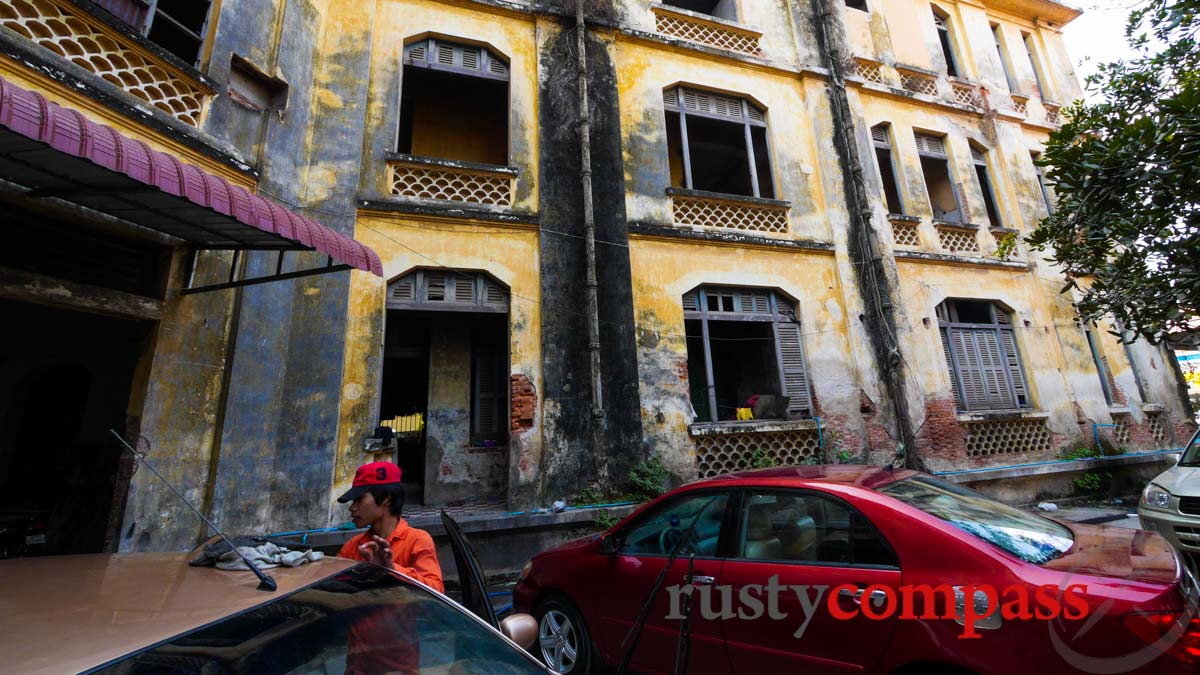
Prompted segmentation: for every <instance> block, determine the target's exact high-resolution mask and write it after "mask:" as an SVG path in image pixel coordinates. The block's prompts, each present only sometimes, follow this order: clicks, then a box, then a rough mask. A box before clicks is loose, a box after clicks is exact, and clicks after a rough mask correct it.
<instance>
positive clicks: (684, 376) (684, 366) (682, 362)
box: [675, 358, 690, 382]
mask: <svg viewBox="0 0 1200 675" xmlns="http://www.w3.org/2000/svg"><path fill="white" fill-rule="evenodd" d="M675 374H676V375H678V376H679V381H680V382H687V381H688V379H689V377H690V376H689V375H688V362H687V358H682V359H678V360H676V361H675Z"/></svg>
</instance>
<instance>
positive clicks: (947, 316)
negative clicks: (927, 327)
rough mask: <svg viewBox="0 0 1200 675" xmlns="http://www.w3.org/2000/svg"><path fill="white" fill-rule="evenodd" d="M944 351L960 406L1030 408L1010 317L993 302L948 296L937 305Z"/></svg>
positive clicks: (963, 408)
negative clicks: (952, 298) (950, 298)
mask: <svg viewBox="0 0 1200 675" xmlns="http://www.w3.org/2000/svg"><path fill="white" fill-rule="evenodd" d="M937 315H938V324H939V330H940V332H941V340H942V351H943V353H944V355H945V357H946V365H947V367H948V368H949V373H950V381H951V385H952V387H951V388H952V391H953V394H954V401H955V404H956V406H957V408H958V409H959V410H962V411H968V412H969V411H979V410H1015V409H1019V408H1028V407H1030V400H1029V389H1028V386H1027V385H1026V382H1025V373H1024V368H1023V366H1022V362H1021V355H1020V352H1019V351H1018V349H1017V341H1016V336H1015V335H1014V333H1013V322H1012V318H1011V317H1010V316H1009V315H1008V313H1007V312H1006V311H1004V309H1003V308H1001V307H999V306H998V305H996V304H995V303H992V302H987V301H977V300H946V301H945V302H943V303H942V304H940V305H938V307H937Z"/></svg>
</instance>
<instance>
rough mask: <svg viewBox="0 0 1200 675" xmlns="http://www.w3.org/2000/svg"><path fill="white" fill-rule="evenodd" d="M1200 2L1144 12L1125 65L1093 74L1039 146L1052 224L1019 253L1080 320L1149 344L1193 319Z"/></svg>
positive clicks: (1147, 5) (1130, 34)
mask: <svg viewBox="0 0 1200 675" xmlns="http://www.w3.org/2000/svg"><path fill="white" fill-rule="evenodd" d="M1198 27H1200V0H1145V1H1144V2H1143V4H1141V5H1138V6H1137V7H1136V8H1135V9H1134V11H1133V12H1132V13H1131V14H1130V18H1129V22H1128V24H1127V26H1126V31H1125V33H1126V38H1127V40H1128V41H1129V43H1130V45H1131V46H1132V47H1133V48H1134V49H1135V50H1136V56H1135V57H1134V58H1131V59H1129V60H1127V61H1118V62H1115V63H1109V64H1105V65H1103V66H1101V68H1100V70H1099V72H1098V73H1097V74H1096V75H1093V76H1091V77H1089V78H1088V82H1087V87H1088V89H1089V90H1090V91H1092V92H1095V93H1096V94H1098V95H1099V100H1098V101H1097V102H1090V103H1089V102H1083V101H1081V102H1077V103H1075V104H1074V105H1072V106H1071V107H1070V108H1069V109H1068V110H1067V111H1066V115H1065V117H1066V120H1067V121H1066V123H1065V124H1064V125H1063V126H1062V128H1061V129H1059V130H1058V131H1056V132H1054V133H1052V134H1051V135H1050V140H1049V142H1048V143H1047V145H1046V151H1045V155H1044V157H1043V159H1042V165H1043V166H1045V167H1046V168H1047V172H1046V174H1047V178H1048V180H1049V181H1050V183H1051V184H1052V185H1053V187H1054V191H1055V194H1056V196H1057V208H1056V209H1055V212H1054V213H1053V214H1051V215H1050V216H1049V217H1047V218H1046V219H1044V220H1043V221H1042V222H1041V224H1040V225H1039V226H1038V227H1037V228H1036V229H1035V230H1034V232H1033V233H1032V234H1031V236H1030V238H1029V242H1030V243H1031V244H1032V245H1033V246H1034V248H1035V249H1038V250H1044V251H1048V252H1049V253H1050V257H1051V259H1052V260H1053V261H1055V262H1056V263H1058V264H1059V265H1061V266H1062V268H1063V269H1064V271H1065V272H1066V275H1067V278H1068V283H1067V286H1066V287H1065V288H1064V289H1063V291H1064V292H1070V291H1071V290H1072V289H1078V291H1079V294H1080V295H1079V297H1080V298H1081V299H1080V301H1079V302H1077V306H1078V309H1079V311H1080V314H1081V315H1083V316H1084V317H1085V318H1087V319H1092V320H1095V319H1099V318H1100V317H1103V316H1104V315H1110V316H1112V317H1114V318H1115V319H1116V320H1117V321H1118V322H1119V325H1122V326H1123V327H1124V328H1125V330H1127V331H1129V335H1128V337H1129V338H1130V339H1132V338H1133V337H1136V336H1139V335H1140V336H1142V337H1145V338H1147V339H1149V340H1150V341H1152V342H1158V341H1159V340H1161V339H1162V338H1163V337H1164V336H1165V334H1166V333H1168V332H1170V331H1172V330H1173V329H1178V328H1182V327H1188V326H1190V324H1192V323H1193V321H1194V319H1195V317H1196V316H1197V315H1198V314H1200V210H1198V207H1200V67H1198V66H1200V45H1198V44H1197V39H1196V38H1197V34H1196V33H1197V28H1198Z"/></svg>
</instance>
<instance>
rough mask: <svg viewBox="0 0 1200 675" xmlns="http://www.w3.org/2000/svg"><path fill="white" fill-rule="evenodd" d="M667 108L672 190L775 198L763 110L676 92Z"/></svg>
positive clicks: (670, 93)
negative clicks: (673, 188)
mask: <svg viewBox="0 0 1200 675" xmlns="http://www.w3.org/2000/svg"><path fill="white" fill-rule="evenodd" d="M664 99H665V103H666V124H667V155H668V162H669V164H670V169H671V185H672V186H674V187H681V188H686V189H691V190H705V191H708V192H718V193H722V194H729V195H743V196H747V197H764V198H767V199H773V198H775V186H774V179H773V178H772V174H771V151H770V145H769V142H768V140H767V128H766V122H765V118H764V116H763V113H762V111H760V110H758V109H757V108H755V107H753V106H751V105H749V104H748V103H746V102H745V101H743V100H741V99H737V98H731V97H726V96H720V95H716V94H709V93H706V92H695V91H691V90H685V89H672V90H669V91H667V92H666V93H665V95H664Z"/></svg>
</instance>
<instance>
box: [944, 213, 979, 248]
mask: <svg viewBox="0 0 1200 675" xmlns="http://www.w3.org/2000/svg"><path fill="white" fill-rule="evenodd" d="M933 227H934V229H936V230H937V234H938V243H939V244H940V245H941V247H942V250H943V251H945V252H946V253H950V254H954V255H962V254H967V255H979V252H980V251H979V236H978V234H979V226H978V225H971V224H969V223H958V222H951V221H948V220H937V219H936V218H935V219H934V221H933Z"/></svg>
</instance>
